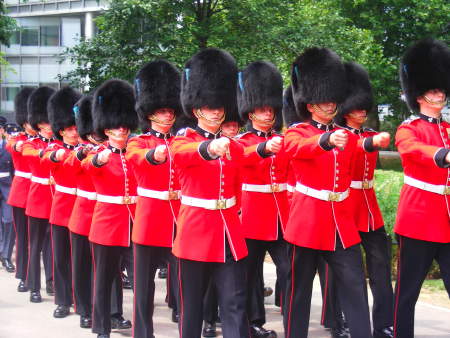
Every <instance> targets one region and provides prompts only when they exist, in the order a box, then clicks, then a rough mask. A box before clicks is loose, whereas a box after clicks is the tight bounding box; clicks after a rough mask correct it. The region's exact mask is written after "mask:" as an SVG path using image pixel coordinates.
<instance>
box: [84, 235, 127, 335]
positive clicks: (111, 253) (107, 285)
mask: <svg viewBox="0 0 450 338" xmlns="http://www.w3.org/2000/svg"><path fill="white" fill-rule="evenodd" d="M125 249H126V248H125V247H121V246H106V245H101V244H96V243H92V260H93V263H94V297H93V303H94V306H93V309H94V311H93V315H92V332H94V333H97V334H109V333H110V332H111V313H113V311H112V308H113V307H116V308H117V311H118V314H121V313H122V302H123V294H122V290H120V292H117V293H116V296H117V298H114V297H111V292H112V291H113V288H114V287H117V288H119V289H122V282H121V280H120V273H121V267H120V261H121V256H122V255H123V252H124V250H125ZM111 298H113V299H111ZM114 303H116V304H114Z"/></svg>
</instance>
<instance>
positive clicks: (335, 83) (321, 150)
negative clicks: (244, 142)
mask: <svg viewBox="0 0 450 338" xmlns="http://www.w3.org/2000/svg"><path fill="white" fill-rule="evenodd" d="M345 78H346V73H345V68H344V65H343V64H342V61H341V60H340V58H339V56H338V55H336V53H334V52H333V51H331V50H329V49H326V48H310V49H307V50H306V51H305V52H304V53H302V54H301V55H300V56H299V57H298V58H297V59H296V60H295V61H294V63H293V65H292V90H293V99H294V104H295V107H296V111H297V112H298V113H299V114H300V116H302V117H303V118H304V119H309V121H308V122H305V123H299V124H297V125H295V126H294V127H291V128H290V129H288V131H287V132H286V135H285V139H284V145H285V149H286V152H287V154H288V155H289V156H290V158H291V162H292V168H293V170H294V175H295V179H296V181H297V183H296V186H295V192H294V194H293V198H292V203H291V209H290V214H289V221H288V223H287V225H286V229H285V234H284V235H285V239H286V240H287V241H288V242H289V243H291V246H290V247H289V251H288V254H289V256H290V271H289V276H288V283H287V288H286V289H287V291H286V303H287V309H286V311H285V314H284V326H285V333H286V337H288V338H292V337H306V336H307V335H308V326H309V313H310V307H311V294H312V284H313V280H314V276H315V273H316V270H317V263H318V259H319V257H323V258H324V259H325V260H326V261H327V262H328V264H330V267H331V268H332V269H333V272H334V273H335V276H336V279H337V285H338V287H339V289H340V293H341V294H342V296H343V297H342V299H343V301H342V308H343V311H344V314H345V316H346V318H347V320H348V323H349V327H350V333H351V335H352V337H355V338H367V337H371V335H372V333H371V329H370V319H369V308H368V301H367V292H366V283H365V278H364V272H363V267H362V257H361V250H360V247H359V245H358V244H359V243H360V241H361V239H360V237H359V233H358V229H357V226H356V223H355V219H354V216H353V212H354V206H353V205H352V204H351V202H350V200H349V199H348V196H349V189H350V183H351V180H352V171H353V165H354V160H355V153H356V147H357V140H356V137H355V136H354V135H353V136H352V135H349V134H348V133H347V132H346V131H344V130H342V129H341V130H337V129H336V128H335V127H334V125H333V123H332V119H333V117H334V115H335V112H336V106H337V104H339V103H341V102H342V101H343V100H344V99H345V95H346V89H347V88H346V82H345V81H343V79H344V80H345ZM305 213H306V214H305Z"/></svg>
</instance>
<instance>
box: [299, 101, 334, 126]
mask: <svg viewBox="0 0 450 338" xmlns="http://www.w3.org/2000/svg"><path fill="white" fill-rule="evenodd" d="M306 107H307V109H308V110H309V111H310V112H311V114H312V117H313V119H315V120H317V121H318V122H321V123H329V122H331V120H332V119H333V117H334V116H335V115H336V107H337V105H336V103H335V102H322V103H316V104H309V103H308V104H307V105H306Z"/></svg>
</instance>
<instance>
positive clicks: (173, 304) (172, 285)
mask: <svg viewBox="0 0 450 338" xmlns="http://www.w3.org/2000/svg"><path fill="white" fill-rule="evenodd" d="M177 264H178V259H177V258H176V257H175V256H174V255H172V254H170V255H169V261H168V264H167V265H166V266H167V279H166V288H167V305H168V306H169V308H171V309H172V310H173V311H175V312H177V313H178V303H179V301H180V295H179V294H178V266H177Z"/></svg>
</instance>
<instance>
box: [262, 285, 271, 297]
mask: <svg viewBox="0 0 450 338" xmlns="http://www.w3.org/2000/svg"><path fill="white" fill-rule="evenodd" d="M272 293H273V289H272V288H271V287H270V286H265V287H264V297H269V296H272Z"/></svg>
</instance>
